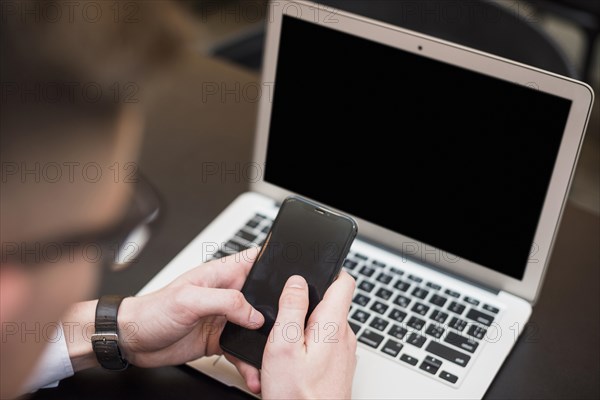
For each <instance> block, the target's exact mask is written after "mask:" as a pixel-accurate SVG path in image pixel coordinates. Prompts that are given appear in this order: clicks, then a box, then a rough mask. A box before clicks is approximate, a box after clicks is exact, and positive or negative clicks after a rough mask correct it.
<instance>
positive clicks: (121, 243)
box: [2, 175, 161, 271]
mask: <svg viewBox="0 0 600 400" xmlns="http://www.w3.org/2000/svg"><path fill="white" fill-rule="evenodd" d="M136 178H137V179H135V182H134V183H131V184H130V185H132V188H133V192H132V196H131V199H130V201H129V203H128V205H127V207H126V210H125V212H124V214H123V217H122V218H121V219H120V220H119V221H117V222H116V223H115V224H113V225H111V226H109V227H107V228H104V229H101V230H96V231H90V232H84V233H80V234H76V235H69V237H68V238H62V239H60V240H45V241H36V242H31V243H20V244H16V243H3V244H2V262H3V263H4V262H16V263H19V264H22V265H25V266H35V265H39V264H47V263H52V262H59V261H60V262H63V261H64V260H65V257H69V259H74V258H75V255H76V254H77V255H81V256H82V257H83V258H84V259H85V260H86V261H90V262H94V263H102V264H103V266H105V267H106V268H107V269H109V270H113V271H117V270H122V269H124V268H126V267H128V266H129V265H131V264H132V263H133V262H134V261H135V260H136V259H137V257H138V256H139V255H140V253H141V252H142V250H143V248H144V247H145V245H146V243H147V242H148V240H149V239H150V235H151V232H152V228H153V227H154V225H156V223H157V221H158V217H159V215H160V211H161V199H160V196H159V195H158V192H157V191H156V190H155V189H154V187H153V186H152V185H151V184H150V182H148V181H147V180H146V179H145V178H144V177H143V175H138V176H137V177H136ZM78 259H79V257H78Z"/></svg>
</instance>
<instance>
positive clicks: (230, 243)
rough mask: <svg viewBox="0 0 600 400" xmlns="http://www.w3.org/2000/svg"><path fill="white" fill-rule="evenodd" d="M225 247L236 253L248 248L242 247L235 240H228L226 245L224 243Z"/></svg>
mask: <svg viewBox="0 0 600 400" xmlns="http://www.w3.org/2000/svg"><path fill="white" fill-rule="evenodd" d="M225 247H228V248H230V249H231V250H233V251H234V252H236V253H238V252H240V251H242V250H246V249H247V248H248V246H246V245H243V244H241V243H239V242H236V241H235V240H230V241H228V242H227V243H225Z"/></svg>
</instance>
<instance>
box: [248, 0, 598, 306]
mask: <svg viewBox="0 0 600 400" xmlns="http://www.w3.org/2000/svg"><path fill="white" fill-rule="evenodd" d="M284 15H289V16H291V17H294V18H299V19H302V20H305V21H307V22H311V23H315V24H319V25H321V26H325V27H328V28H330V29H335V30H338V31H341V32H346V33H349V34H352V35H355V36H360V37H363V38H366V39H369V40H373V41H375V42H379V43H383V44H386V45H388V46H392V47H395V48H398V49H401V50H404V51H408V52H412V53H415V54H418V55H420V56H423V57H429V58H432V59H435V60H439V61H443V62H445V63H448V64H452V65H456V66H459V67H462V68H465V69H468V70H472V71H475V72H479V73H482V74H485V75H489V76H492V77H495V78H498V79H503V80H506V81H508V82H512V83H516V84H522V85H527V86H532V85H533V86H534V87H535V88H536V89H537V90H540V91H543V92H546V93H550V94H553V95H556V96H560V97H563V98H566V99H569V100H571V101H572V107H571V111H570V113H569V117H568V120H567V123H566V127H565V133H564V136H563V139H562V141H561V145H560V149H559V152H558V156H557V160H556V164H555V167H554V170H553V173H552V177H551V180H550V184H549V189H548V192H547V193H548V194H547V196H546V199H545V201H544V204H543V207H542V212H541V215H540V220H539V223H538V226H537V229H536V233H535V236H534V240H533V245H532V250H531V254H530V257H529V260H528V263H527V265H526V267H525V271H524V275H523V279H522V280H518V279H515V278H513V277H511V276H508V275H505V274H502V273H500V272H498V271H495V270H492V269H490V268H486V267H485V266H482V265H479V264H477V263H474V262H471V261H467V260H464V259H460V257H458V256H455V255H451V254H449V253H447V252H445V251H444V250H443V249H435V248H432V247H431V246H429V245H426V244H424V243H421V242H419V241H416V240H415V239H412V238H410V237H407V236H404V235H402V234H400V233H397V232H393V231H391V230H389V229H386V228H383V227H381V226H378V225H375V224H373V223H370V222H369V221H366V220H363V219H362V218H360V217H358V216H355V215H353V218H355V219H356V220H357V222H358V224H359V238H360V237H362V238H365V239H367V240H369V241H372V242H375V243H379V244H381V245H383V246H385V247H387V248H390V249H392V250H394V251H396V252H398V253H402V250H403V249H405V248H406V247H405V244H407V243H410V244H411V246H417V247H418V246H421V248H422V249H425V248H426V249H427V251H426V252H425V251H420V252H417V253H415V254H411V256H412V257H413V258H416V259H417V261H421V262H424V263H426V264H429V265H434V266H435V267H438V268H441V269H444V270H447V271H449V272H450V273H452V274H457V275H459V276H462V277H465V278H467V279H469V280H471V281H475V282H478V283H480V284H482V285H485V286H488V287H491V288H494V289H497V290H503V291H506V292H509V293H512V294H514V295H517V296H519V297H522V298H524V299H526V300H528V301H529V302H532V303H533V302H535V300H536V298H537V296H538V295H539V291H540V288H541V284H542V281H543V277H544V274H545V271H546V268H547V264H548V260H549V257H550V254H551V251H552V246H553V243H554V239H555V237H556V231H557V230H558V225H559V222H560V218H561V215H562V212H563V209H564V206H565V203H566V200H567V195H568V193H569V187H570V184H571V181H572V177H573V172H574V169H575V163H576V161H577V157H578V154H579V151H580V148H581V143H582V141H583V136H584V132H585V128H586V127H587V123H588V120H589V115H590V112H591V105H592V103H593V96H594V94H593V91H592V89H591V88H590V87H589V86H588V85H586V84H585V83H582V82H578V81H576V80H573V79H570V78H566V77H563V76H560V75H556V74H554V73H551V72H547V71H543V70H540V69H538V68H535V67H531V66H528V65H524V64H520V63H517V62H514V61H511V60H507V59H504V58H501V57H497V56H494V55H490V54H488V53H484V52H480V51H478V50H474V49H470V48H467V47H464V46H460V45H457V44H454V43H450V42H447V41H444V40H440V39H436V38H433V37H430V36H427V35H422V34H419V33H416V32H413V31H409V30H406V29H402V28H399V27H396V26H393V25H389V24H386V23H383V22H379V21H374V20H371V19H368V18H365V17H360V16H356V15H353V14H350V13H346V12H343V11H341V10H336V9H333V8H330V7H326V6H323V5H317V4H314V3H310V2H305V1H297V0H296V1H277V2H272V3H271V5H270V9H269V17H268V20H267V25H268V29H267V36H266V41H265V53H264V60H263V73H262V82H263V84H268V85H269V88H270V91H269V95H268V96H267V95H264V93H263V95H262V96H261V98H260V101H259V111H258V118H257V128H256V129H257V130H256V139H255V147H254V158H253V163H254V165H257V166H260V167H261V168H263V171H264V167H265V160H266V154H267V144H268V138H269V128H270V122H271V108H272V102H273V100H274V97H273V93H275V90H276V82H275V74H276V68H277V59H278V53H279V51H278V50H279V41H280V34H281V28H282V21H283V16H284ZM262 177H264V173H263V175H262V176H261V178H262ZM251 190H252V191H255V192H258V193H262V194H264V195H267V196H269V197H271V198H273V199H275V200H278V201H282V200H283V199H284V198H285V197H287V196H289V195H291V194H298V195H302V193H294V192H292V191H289V190H286V189H284V188H281V187H279V186H276V185H274V184H271V183H269V182H265V181H264V180H263V179H258V180H254V181H253V182H252V183H251ZM313 200H315V201H319V199H313ZM327 206H329V207H331V208H333V209H336V207H335V205H334V204H327ZM339 211H341V212H344V210H339ZM435 252H439V253H440V254H444V257H435V259H434V260H432V257H431V256H430V255H431V254H432V253H435ZM419 253H420V254H422V255H423V256H422V257H419Z"/></svg>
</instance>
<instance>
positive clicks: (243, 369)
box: [224, 353, 260, 394]
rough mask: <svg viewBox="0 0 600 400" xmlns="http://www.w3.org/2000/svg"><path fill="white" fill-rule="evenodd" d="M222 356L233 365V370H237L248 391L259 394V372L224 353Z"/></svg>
mask: <svg viewBox="0 0 600 400" xmlns="http://www.w3.org/2000/svg"><path fill="white" fill-rule="evenodd" d="M224 356H225V358H226V359H227V360H228V361H229V362H230V363H232V364H233V365H235V368H237V370H238V371H239V373H240V375H242V378H244V381H245V382H246V386H248V389H250V391H251V392H252V393H255V394H258V393H260V372H259V371H258V369H256V368H255V367H253V366H252V365H250V364H248V363H245V362H244V361H242V360H240V359H239V358H237V357H234V356H232V355H231V354H228V353H224Z"/></svg>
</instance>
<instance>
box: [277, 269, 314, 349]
mask: <svg viewBox="0 0 600 400" xmlns="http://www.w3.org/2000/svg"><path fill="white" fill-rule="evenodd" d="M307 312H308V284H307V283H306V280H304V278H303V277H301V276H299V275H293V276H291V277H290V278H289V279H288V280H287V282H286V284H285V286H284V288H283V291H282V292H281V296H280V297H279V312H278V313H277V319H276V321H275V324H274V326H273V330H272V332H271V334H272V337H271V338H270V341H271V342H272V345H273V346H272V349H275V350H276V349H282V350H283V349H285V348H287V349H289V348H302V349H304V320H305V318H306V313H307Z"/></svg>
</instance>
